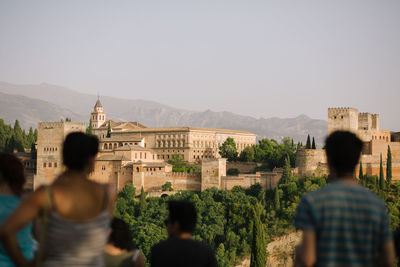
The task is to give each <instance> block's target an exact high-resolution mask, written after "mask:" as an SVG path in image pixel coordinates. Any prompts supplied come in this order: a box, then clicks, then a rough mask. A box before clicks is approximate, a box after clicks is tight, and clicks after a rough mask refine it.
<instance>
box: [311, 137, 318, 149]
mask: <svg viewBox="0 0 400 267" xmlns="http://www.w3.org/2000/svg"><path fill="white" fill-rule="evenodd" d="M311 149H317V146H316V145H315V139H314V136H313V137H312V146H311Z"/></svg>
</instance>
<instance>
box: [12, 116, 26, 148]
mask: <svg viewBox="0 0 400 267" xmlns="http://www.w3.org/2000/svg"><path fill="white" fill-rule="evenodd" d="M13 130H14V132H13V135H12V137H11V138H12V140H10V146H9V150H10V151H11V152H12V151H13V150H14V149H16V150H17V151H18V152H24V151H25V149H24V135H25V134H24V133H23V131H22V128H21V126H20V125H19V121H18V120H15V123H14V129H13Z"/></svg>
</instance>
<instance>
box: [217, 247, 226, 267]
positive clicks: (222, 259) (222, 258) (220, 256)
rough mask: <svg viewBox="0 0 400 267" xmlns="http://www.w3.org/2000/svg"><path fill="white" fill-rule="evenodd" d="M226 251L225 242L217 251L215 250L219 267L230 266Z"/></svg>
mask: <svg viewBox="0 0 400 267" xmlns="http://www.w3.org/2000/svg"><path fill="white" fill-rule="evenodd" d="M226 254H227V253H226V251H225V246H224V244H223V243H221V244H219V246H218V248H217V251H216V252H215V258H216V259H217V264H218V267H229V261H227V259H226V256H227V255H226Z"/></svg>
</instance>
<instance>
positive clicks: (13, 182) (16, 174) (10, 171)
mask: <svg viewBox="0 0 400 267" xmlns="http://www.w3.org/2000/svg"><path fill="white" fill-rule="evenodd" d="M0 174H1V175H0V184H2V183H4V184H6V185H8V187H9V188H10V189H11V191H12V192H13V193H14V194H15V195H17V196H20V195H21V194H22V192H23V187H24V184H25V172H24V165H23V164H22V162H21V161H20V160H19V159H18V158H16V157H15V156H13V155H11V154H6V153H0Z"/></svg>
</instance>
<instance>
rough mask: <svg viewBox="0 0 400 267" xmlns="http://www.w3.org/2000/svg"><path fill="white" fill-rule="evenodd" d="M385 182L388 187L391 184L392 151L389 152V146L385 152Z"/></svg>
mask: <svg viewBox="0 0 400 267" xmlns="http://www.w3.org/2000/svg"><path fill="white" fill-rule="evenodd" d="M386 180H387V183H388V184H389V185H390V183H391V182H392V151H391V150H390V146H388V151H387V161H386Z"/></svg>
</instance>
